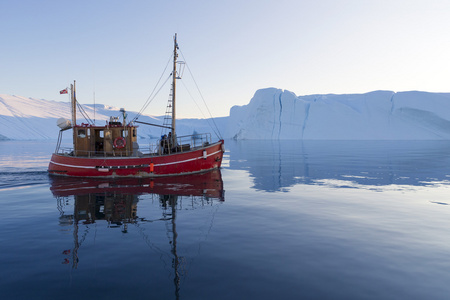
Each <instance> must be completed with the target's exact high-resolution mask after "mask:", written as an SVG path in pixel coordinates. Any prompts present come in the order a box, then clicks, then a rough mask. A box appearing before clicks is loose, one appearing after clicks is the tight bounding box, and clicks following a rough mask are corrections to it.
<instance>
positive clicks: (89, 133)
mask: <svg viewBox="0 0 450 300" xmlns="http://www.w3.org/2000/svg"><path fill="white" fill-rule="evenodd" d="M87 133H88V136H91V129H90V128H88V130H87Z"/></svg>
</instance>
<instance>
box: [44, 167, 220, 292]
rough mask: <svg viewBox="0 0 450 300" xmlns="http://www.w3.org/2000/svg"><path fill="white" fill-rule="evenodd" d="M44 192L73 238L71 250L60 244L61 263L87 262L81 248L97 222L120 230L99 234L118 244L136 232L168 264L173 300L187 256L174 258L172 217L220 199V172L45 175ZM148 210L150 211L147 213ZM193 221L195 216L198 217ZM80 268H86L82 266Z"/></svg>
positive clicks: (174, 220) (175, 243)
mask: <svg viewBox="0 0 450 300" xmlns="http://www.w3.org/2000/svg"><path fill="white" fill-rule="evenodd" d="M50 190H51V192H52V193H53V195H54V197H55V198H56V200H57V207H58V210H59V212H60V217H59V225H60V226H61V227H62V228H64V231H65V232H67V231H68V230H69V231H72V236H73V244H72V246H71V247H68V244H66V247H65V248H64V249H63V250H62V252H61V253H62V256H63V260H62V264H63V265H70V266H71V268H72V269H73V270H75V269H78V268H79V266H80V264H81V263H82V261H83V260H85V259H86V260H90V259H89V256H92V255H94V253H93V252H92V251H91V250H92V249H86V250H85V251H83V252H84V253H83V254H81V252H82V251H81V250H82V246H83V244H84V242H85V241H86V238H87V235H88V234H89V232H90V231H92V226H93V225H96V226H97V224H100V226H102V227H103V228H106V229H107V230H115V229H117V228H118V229H120V233H117V230H116V234H115V235H114V234H113V235H111V234H110V233H109V232H105V234H106V235H108V236H109V237H110V238H116V239H118V240H121V239H123V236H124V235H126V234H128V233H130V232H131V234H132V235H133V234H138V235H140V236H141V239H142V240H143V241H144V242H143V243H142V242H141V246H142V245H145V244H146V245H147V246H149V247H150V248H151V249H152V250H153V251H155V252H157V253H158V255H159V257H160V260H161V263H162V265H164V266H165V267H166V269H167V266H171V269H172V271H173V275H172V276H171V277H172V281H173V284H174V289H175V299H179V296H180V283H181V280H182V277H183V276H185V275H186V272H185V270H186V268H187V264H188V260H187V256H186V255H184V254H180V252H181V253H182V252H183V250H182V251H180V249H179V247H180V246H179V230H178V229H177V221H178V220H177V216H178V214H179V213H182V214H183V213H184V212H185V211H194V210H197V209H199V208H200V209H205V208H213V207H214V206H216V205H218V204H220V203H222V202H223V201H224V200H225V198H224V189H223V181H222V176H221V172H220V170H214V171H211V172H207V173H202V174H196V175H190V176H176V177H165V178H154V179H149V178H147V179H137V178H126V179H115V180H111V179H89V178H66V177H51V186H50ZM149 202H151V204H150V205H149ZM141 207H142V208H141ZM149 208H151V209H152V211H148V209H149ZM197 217H200V218H201V215H198V216H197ZM192 222H193V223H194V224H196V223H197V222H198V220H197V221H193V220H192V219H189V221H188V223H192ZM208 222H212V221H208ZM184 223H186V222H184ZM155 224H156V225H155ZM161 224H164V229H165V230H164V232H155V230H161V228H162V227H161V226H160V225H161ZM152 225H155V226H152ZM210 226H212V223H211V224H210ZM97 231H98V230H97ZM182 231H183V230H182ZM189 234H190V233H189ZM96 240H99V238H98V237H97V238H96ZM111 243H112V242H111V241H107V242H105V245H98V243H97V247H100V248H102V249H103V250H102V251H105V252H109V251H111V250H110V249H107V248H108V247H109V245H110V244H111ZM141 246H139V245H136V244H132V245H124V244H122V245H118V246H117V247H118V248H116V249H114V250H113V251H111V252H110V253H111V255H115V256H117V255H120V254H118V253H120V252H121V250H123V249H126V248H129V247H133V248H141ZM181 247H183V245H181ZM88 248H90V247H88ZM122 248H123V249H122ZM127 256H128V252H127V254H126V255H125V256H123V257H121V259H122V260H124V261H126V260H128V258H126V257H127ZM141 256H142V254H141ZM130 265H132V264H130ZM84 266H85V268H86V264H84ZM154 276H158V274H154Z"/></svg>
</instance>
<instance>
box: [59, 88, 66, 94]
mask: <svg viewBox="0 0 450 300" xmlns="http://www.w3.org/2000/svg"><path fill="white" fill-rule="evenodd" d="M59 93H60V94H67V88H65V89H64V90H62V91H59Z"/></svg>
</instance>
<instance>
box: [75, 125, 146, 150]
mask: <svg viewBox="0 0 450 300" xmlns="http://www.w3.org/2000/svg"><path fill="white" fill-rule="evenodd" d="M136 129H137V126H133V125H124V124H122V122H120V121H119V119H118V118H116V117H111V119H110V121H109V122H107V124H106V125H105V126H94V125H90V124H84V123H82V124H81V125H76V126H74V127H73V144H74V145H73V149H74V151H73V155H74V156H87V157H91V156H136V155H137V150H138V146H137V145H138V144H137V134H136Z"/></svg>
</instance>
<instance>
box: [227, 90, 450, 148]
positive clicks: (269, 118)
mask: <svg viewBox="0 0 450 300" xmlns="http://www.w3.org/2000/svg"><path fill="white" fill-rule="evenodd" d="M227 135H229V136H230V137H233V138H235V139H303V140H436V139H450V93H427V92H417V91H411V92H398V93H395V92H392V91H375V92H370V93H366V94H349V95H333V94H330V95H309V96H299V97H297V96H296V95H295V94H294V93H292V92H289V91H283V90H281V89H276V88H267V89H261V90H258V91H257V92H256V93H255V95H254V97H253V98H252V99H251V101H250V103H249V104H248V105H244V106H234V107H232V108H231V110H230V117H229V120H228V130H227Z"/></svg>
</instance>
